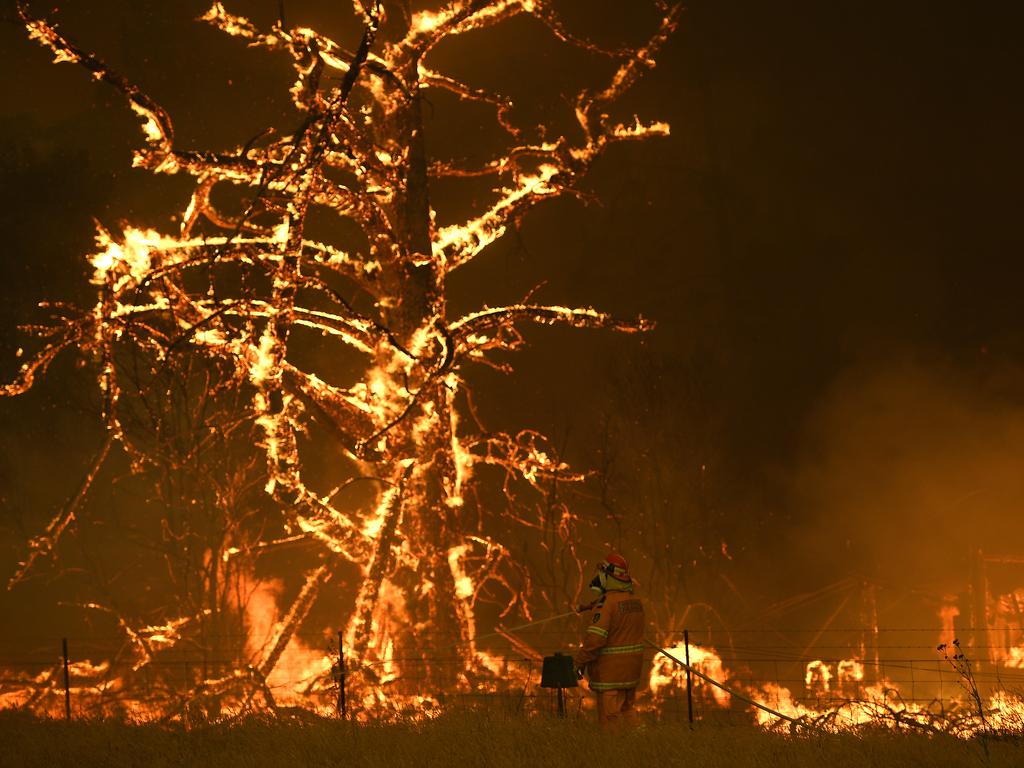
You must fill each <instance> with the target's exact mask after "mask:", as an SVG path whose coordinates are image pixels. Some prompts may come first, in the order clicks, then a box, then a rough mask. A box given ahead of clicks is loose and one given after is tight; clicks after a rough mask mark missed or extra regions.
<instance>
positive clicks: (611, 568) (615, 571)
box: [598, 552, 631, 582]
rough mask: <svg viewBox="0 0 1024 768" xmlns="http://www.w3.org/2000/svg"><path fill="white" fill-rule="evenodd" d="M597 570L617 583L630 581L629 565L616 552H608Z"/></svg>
mask: <svg viewBox="0 0 1024 768" xmlns="http://www.w3.org/2000/svg"><path fill="white" fill-rule="evenodd" d="M598 570H599V571H601V572H602V573H604V574H605V575H607V576H611V577H612V578H615V579H618V580H619V581H627V582H628V581H631V579H630V578H629V563H627V562H626V558H624V557H623V556H622V555H620V554H619V553H618V552H609V553H608V555H607V556H606V557H605V559H604V560H602V561H601V564H600V565H599V566H598Z"/></svg>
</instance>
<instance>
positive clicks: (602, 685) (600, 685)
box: [590, 680, 640, 691]
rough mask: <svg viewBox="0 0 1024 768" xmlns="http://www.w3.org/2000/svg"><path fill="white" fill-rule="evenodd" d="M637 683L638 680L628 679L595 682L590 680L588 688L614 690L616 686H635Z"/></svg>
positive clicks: (638, 682)
mask: <svg viewBox="0 0 1024 768" xmlns="http://www.w3.org/2000/svg"><path fill="white" fill-rule="evenodd" d="M639 684H640V681H639V680H630V681H629V682H628V683H595V682H594V681H593V680H591V681H590V689H591V690H592V691H614V690H616V689H618V688H636V687H637V686H638V685H639Z"/></svg>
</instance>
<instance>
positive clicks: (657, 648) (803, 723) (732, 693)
mask: <svg viewBox="0 0 1024 768" xmlns="http://www.w3.org/2000/svg"><path fill="white" fill-rule="evenodd" d="M644 645H647V646H649V647H651V648H653V649H654V650H655V651H657V652H658V653H660V654H661V655H662V656H665V657H666V658H668V659H670V660H671V661H674V662H675V663H676V664H678V665H679V666H680V667H682V668H683V669H685V670H686V671H687V672H689V673H690V674H693V675H696V676H697V677H699V678H700V679H702V680H704V681H705V682H708V683H711V685H713V686H715V687H716V688H721V689H722V690H723V691H725V692H726V693H728V694H729V695H730V696H735V697H736V698H737V699H739V700H740V701H745V702H747V704H752V705H753V706H755V707H757V708H758V709H762V710H764V711H765V712H767V713H769V714H771V715H775V717H781V718H782V719H783V720H787V721H788V722H790V723H792V724H793V725H801V726H803V727H804V728H807V729H808V730H814V726H812V725H811V724H810V723H808V722H806V721H804V720H798V719H797V718H795V717H790V716H789V715H784V714H782V713H781V712H778V711H776V710H774V709H772V708H771V707H769V706H766V705H764V704H762V703H761V702H759V701H754V700H753V699H752V698H750V697H749V696H744V695H743V694H742V693H738V692H737V691H734V690H733V689H732V688H729V687H727V686H725V685H722V683H720V682H718V681H717V680H715V679H714V678H711V677H708V676H707V675H705V674H704V673H703V672H701V671H699V670H697V669H695V668H694V667H693V666H691V665H689V664H687V663H686V662H684V661H680V660H679V659H677V658H676V657H675V656H673V655H672V654H671V653H669V652H668V651H666V650H665V649H664V648H662V647H660V646H658V645H655V644H654V643H652V642H651V641H650V640H648V639H647V638H644Z"/></svg>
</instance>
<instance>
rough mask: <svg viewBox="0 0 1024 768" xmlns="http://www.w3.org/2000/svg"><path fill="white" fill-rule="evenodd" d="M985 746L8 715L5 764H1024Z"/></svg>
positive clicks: (547, 725)
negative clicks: (169, 723) (167, 723)
mask: <svg viewBox="0 0 1024 768" xmlns="http://www.w3.org/2000/svg"><path fill="white" fill-rule="evenodd" d="M988 753H989V754H988V757H987V758H986V755H985V752H984V750H983V748H982V745H981V744H980V743H978V742H967V741H959V740H956V739H953V738H950V737H943V738H928V737H925V736H921V735H906V734H895V733H890V732H884V731H877V732H869V733H865V734H863V735H860V736H854V735H850V734H844V735H834V736H814V737H800V738H794V737H788V736H783V735H778V734H770V733H765V732H762V731H759V730H756V729H755V728H753V727H713V726H704V727H700V726H698V727H697V728H696V729H695V730H694V731H689V730H687V729H686V728H685V727H684V726H679V725H655V724H651V725H646V726H644V727H642V728H640V729H638V730H636V731H633V732H630V733H624V734H619V735H608V734H603V733H601V732H599V731H598V730H597V728H596V726H595V725H594V724H593V723H591V722H589V721H582V720H573V719H569V720H564V721H559V720H556V719H548V718H534V719H524V718H516V719H509V718H501V717H488V716H476V715H472V714H465V713H462V714H452V715H449V716H444V717H441V718H439V719H437V720H433V721H428V722H422V723H418V724H411V723H410V724H397V725H396V724H391V725H355V724H352V723H342V722H337V721H329V720H316V719H312V718H307V719H303V720H294V721H290V722H284V721H274V720H269V719H257V718H251V719H248V720H246V721H244V722H240V723H235V724H231V725H227V724H224V725H210V726H203V727H201V728H193V729H191V730H188V731H186V730H183V729H181V728H179V727H161V726H157V725H130V724H126V723H119V722H111V721H101V722H87V721H82V722H71V723H65V722H63V721H59V720H56V721H55V720H40V719H37V718H35V717H32V716H29V715H26V714H24V713H19V712H11V711H6V712H0V766H2V767H3V768H14V767H15V766H30V767H35V766H39V768H43V767H44V766H45V768H53V767H55V766H69V767H70V766H75V767H76V768H81V767H82V766H111V767H112V768H120V767H121V766H145V767H146V768H162V766H218V768H233V767H234V766H238V767H239V768H241V767H242V766H245V767H246V768H256V767H258V766H331V767H332V768H340V767H344V766H368V767H369V766H381V768H384V766H388V767H389V768H391V767H398V768H401V767H403V766H416V767H417V768H421V767H422V766H445V768H450V767H451V766H456V767H458V768H469V767H470V766H497V767H504V766H508V767H509V768H513V767H514V768H531V767H532V766H596V767H600V766H616V767H617V768H632V766H651V768H655V767H657V768H662V767H663V766H688V767H691V766H721V767H722V768H726V767H727V766H728V767H729V768H732V767H733V766H758V768H765V767H771V766H779V768H797V767H799V766H827V767H828V768H846V767H847V766H849V768H865V766H887V767H891V768H901V767H902V766H928V768H940V767H942V766H950V768H952V767H953V766H956V767H957V768H961V767H963V766H974V765H977V766H992V767H994V768H1001V767H1002V766H1007V767H1009V766H1020V765H1024V741H1022V740H1019V739H1012V740H1011V739H1007V740H990V741H989V743H988Z"/></svg>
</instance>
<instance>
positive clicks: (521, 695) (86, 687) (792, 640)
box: [0, 627, 1024, 724]
mask: <svg viewBox="0 0 1024 768" xmlns="http://www.w3.org/2000/svg"><path fill="white" fill-rule="evenodd" d="M576 629H578V627H577V628H576ZM960 631H961V633H962V635H963V636H964V637H965V638H969V639H967V640H965V641H964V643H963V645H962V646H961V647H962V649H963V651H964V653H965V654H966V655H967V657H968V659H969V660H970V662H971V670H972V673H973V675H974V679H975V681H976V684H977V687H978V690H979V692H980V693H981V695H982V696H983V697H986V698H988V697H991V696H992V695H993V694H996V693H997V692H1000V691H1002V692H1004V693H1005V692H1009V693H1011V694H1022V693H1024V660H1021V657H1020V654H1019V653H1018V654H1015V653H1013V652H1012V647H1013V646H1010V648H1009V649H1008V646H1007V643H1006V642H991V640H992V637H991V633H990V632H988V630H985V629H983V630H981V631H979V632H975V631H974V630H972V629H971V628H962V629H961V630H960ZM683 632H684V630H682V629H677V628H662V629H655V630H652V631H651V632H650V637H652V638H656V639H657V643H658V644H659V645H661V646H662V647H664V648H666V649H667V650H669V651H670V652H674V651H678V654H675V653H674V655H678V657H679V658H682V657H683V656H684V654H685V653H686V651H687V649H686V647H685V645H684V643H683ZM514 636H515V640H516V642H512V641H510V640H509V639H508V638H507V637H506V636H502V635H501V634H500V633H499V634H498V636H490V642H488V643H486V644H485V643H481V647H480V648H479V649H478V650H479V651H480V655H479V656H478V658H477V664H476V669H477V671H476V673H475V674H473V675H470V676H464V675H463V676H461V677H460V676H459V675H458V674H457V673H458V672H460V671H461V670H464V669H465V667H466V658H465V656H464V654H462V653H460V652H459V651H460V646H459V644H458V643H456V642H454V640H453V638H451V637H450V636H447V635H445V634H444V633H435V634H430V633H427V634H426V635H425V637H423V643H422V645H421V646H420V647H418V648H416V649H415V654H397V655H392V656H390V657H388V658H386V659H375V660H373V661H372V662H369V663H365V664H364V663H362V662H361V660H359V659H355V658H352V657H351V655H350V654H349V655H346V657H345V660H344V664H343V665H342V666H339V664H338V645H337V641H336V639H333V638H330V637H326V636H321V637H319V638H315V639H309V638H306V639H305V640H304V641H303V640H301V639H297V640H294V641H293V642H292V643H291V644H290V645H289V646H288V648H287V649H286V650H285V652H284V653H283V654H282V656H281V657H280V659H279V660H278V662H277V664H276V665H275V666H274V670H273V672H272V673H271V674H269V675H268V676H267V680H266V684H267V688H268V690H269V691H270V693H271V694H272V696H273V697H275V698H277V699H280V700H281V701H283V702H285V703H289V704H294V705H297V706H312V707H315V708H318V709H320V710H321V711H327V710H329V709H330V708H331V707H332V706H335V704H336V702H337V701H338V694H339V688H340V686H341V685H344V686H345V687H346V688H347V692H348V694H349V696H350V697H351V696H357V697H364V696H367V695H372V694H373V692H374V691H376V692H378V693H380V694H381V695H382V696H383V697H390V698H393V699H396V700H398V699H401V698H402V697H405V698H406V699H409V698H413V699H416V698H418V699H419V700H420V701H421V702H424V701H428V702H432V703H435V704H437V705H440V706H443V707H446V708H452V707H473V708H479V707H485V708H488V709H499V710H502V711H506V712H524V713H527V712H554V711H555V709H556V707H557V703H556V702H557V696H556V693H555V692H554V691H552V690H546V689H543V688H541V687H540V683H541V672H542V656H541V655H542V654H543V655H548V654H551V653H554V652H556V651H561V652H563V653H571V652H572V650H573V646H574V645H575V643H573V642H572V640H574V639H575V638H576V637H578V633H576V632H575V631H568V630H566V629H564V628H563V629H559V630H556V631H551V630H549V629H546V628H544V627H539V628H529V629H526V630H523V631H521V632H518V633H515V635H514ZM688 636H689V649H688V650H689V653H690V659H691V664H692V666H693V667H694V668H695V669H698V670H700V671H701V672H703V673H704V674H707V675H708V676H710V677H712V678H714V679H715V680H718V681H719V682H721V683H723V684H726V685H727V686H729V687H731V688H733V689H734V690H736V691H737V692H742V693H743V694H744V695H747V696H752V697H754V698H756V699H757V700H758V701H761V702H763V703H764V704H766V705H768V706H770V707H775V708H789V709H790V710H792V708H794V707H803V708H806V709H808V710H814V711H826V710H832V709H836V708H839V707H842V706H844V705H845V704H848V703H849V702H850V701H857V700H863V699H864V698H865V697H871V698H872V699H874V700H876V701H880V702H881V703H882V704H883V705H885V706H891V707H894V708H904V709H906V708H913V709H918V710H928V711H932V712H943V711H945V710H946V709H947V708H950V707H953V708H955V707H957V706H958V703H959V702H962V701H963V700H964V699H965V689H964V685H963V684H964V679H963V676H962V674H961V673H959V672H958V671H957V670H956V669H955V668H954V666H953V665H952V664H951V663H950V661H949V660H948V659H946V658H944V657H943V651H942V650H940V649H938V645H939V643H938V639H939V637H940V632H939V630H937V629H936V628H935V627H928V628H886V629H878V630H873V631H871V632H868V633H865V632H864V630H863V629H861V628H830V629H826V630H821V629H815V630H803V629H786V630H778V629H776V630H772V631H766V630H764V629H763V628H750V629H732V630H730V631H728V632H725V631H722V630H718V631H714V632H712V631H710V630H704V631H702V630H699V629H695V630H690V631H689V632H688ZM1004 639H1005V638H1004ZM157 645H158V644H156V643H154V644H153V651H152V656H151V658H150V659H149V660H146V661H145V663H144V664H140V663H139V662H140V656H139V654H138V652H137V649H134V648H133V646H132V644H130V643H125V642H112V641H111V638H110V637H104V636H100V635H87V634H81V635H77V636H76V635H71V636H69V637H68V638H67V647H68V656H67V674H68V677H67V686H66V688H67V691H65V690H64V689H65V684H64V679H63V670H64V666H65V658H64V655H63V652H62V645H61V638H42V637H38V636H36V637H31V636H24V635H23V636H14V635H10V634H8V635H7V636H6V637H5V638H4V645H3V646H2V647H0V707H5V706H25V705H28V706H33V707H35V708H37V709H48V710H50V711H53V710H55V709H59V708H60V706H61V704H62V701H61V700H62V698H64V697H66V696H68V697H70V702H68V701H66V700H65V701H64V702H63V703H64V704H65V705H67V704H70V708H71V709H73V710H75V711H76V712H82V713H86V712H88V711H90V707H92V708H93V710H95V708H96V706H98V705H97V703H96V701H97V696H101V694H102V696H101V697H105V700H106V701H108V702H110V701H117V700H119V699H120V700H124V699H138V698H139V697H142V698H144V697H145V695H146V694H147V692H148V693H149V694H152V695H156V694H157V693H158V692H159V694H160V695H161V696H163V697H164V698H165V699H173V698H175V697H178V698H180V699H187V698H188V697H189V696H190V695H191V694H192V693H194V692H195V691H197V690H198V689H200V688H201V687H202V686H203V684H204V681H208V680H211V679H222V678H224V677H225V676H229V675H230V674H231V673H232V672H233V671H236V670H238V669H241V668H244V667H245V666H246V665H247V664H251V665H254V666H258V664H259V660H260V658H261V657H262V656H261V654H263V653H265V649H252V648H250V649H249V650H248V651H247V650H246V638H245V637H244V636H242V635H240V634H233V635H219V636H217V637H205V638H203V642H202V643H199V642H198V641H196V640H195V639H192V640H182V641H180V642H179V643H178V644H176V645H175V646H174V647H163V648H157V647H156V646H157ZM516 646H518V648H517V647H516ZM524 648H526V649H537V653H536V655H534V654H532V653H530V654H527V653H524V652H523V650H522V649H524ZM4 649H6V650H4ZM948 652H949V651H947V653H948ZM341 669H343V670H344V673H345V674H344V678H341V676H340V675H339V670H341ZM446 672H447V673H450V674H446ZM445 679H447V680H454V679H458V680H459V683H458V684H457V685H454V686H451V687H450V688H439V687H438V681H439V680H445ZM342 680H343V681H344V682H342ZM689 693H690V694H691V695H690V696H687V681H686V674H685V670H683V669H681V668H679V667H678V666H677V665H675V664H674V663H673V662H670V661H668V660H667V659H666V658H665V657H663V656H660V655H658V654H656V653H655V652H654V651H652V650H648V651H647V652H645V675H644V678H643V682H642V683H641V685H640V686H639V689H638V704H639V705H640V707H641V708H642V709H644V710H646V711H648V712H650V713H652V715H653V716H656V717H660V718H663V719H670V720H671V719H678V720H680V721H683V720H686V719H688V718H689V717H690V716H691V715H692V717H693V718H694V719H695V720H697V721H708V722H716V723H737V724H739V723H749V722H750V721H751V713H750V707H748V706H746V705H743V704H742V703H740V702H735V701H730V700H729V697H728V696H727V695H723V693H722V692H721V691H720V690H718V689H716V688H714V687H713V686H712V685H710V684H708V683H706V682H704V681H702V680H699V679H694V680H692V681H691V689H690V691H689ZM564 695H565V702H566V708H567V710H568V712H569V713H570V714H572V713H577V714H579V713H582V712H584V711H585V710H588V709H589V708H591V707H592V702H591V700H590V697H589V696H588V692H587V691H586V689H585V687H580V688H570V689H567V690H566V691H565V692H564ZM361 703H362V700H361V699H359V698H356V699H355V700H352V699H351V698H350V700H349V704H348V706H349V707H356V708H358V707H359V706H361Z"/></svg>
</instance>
